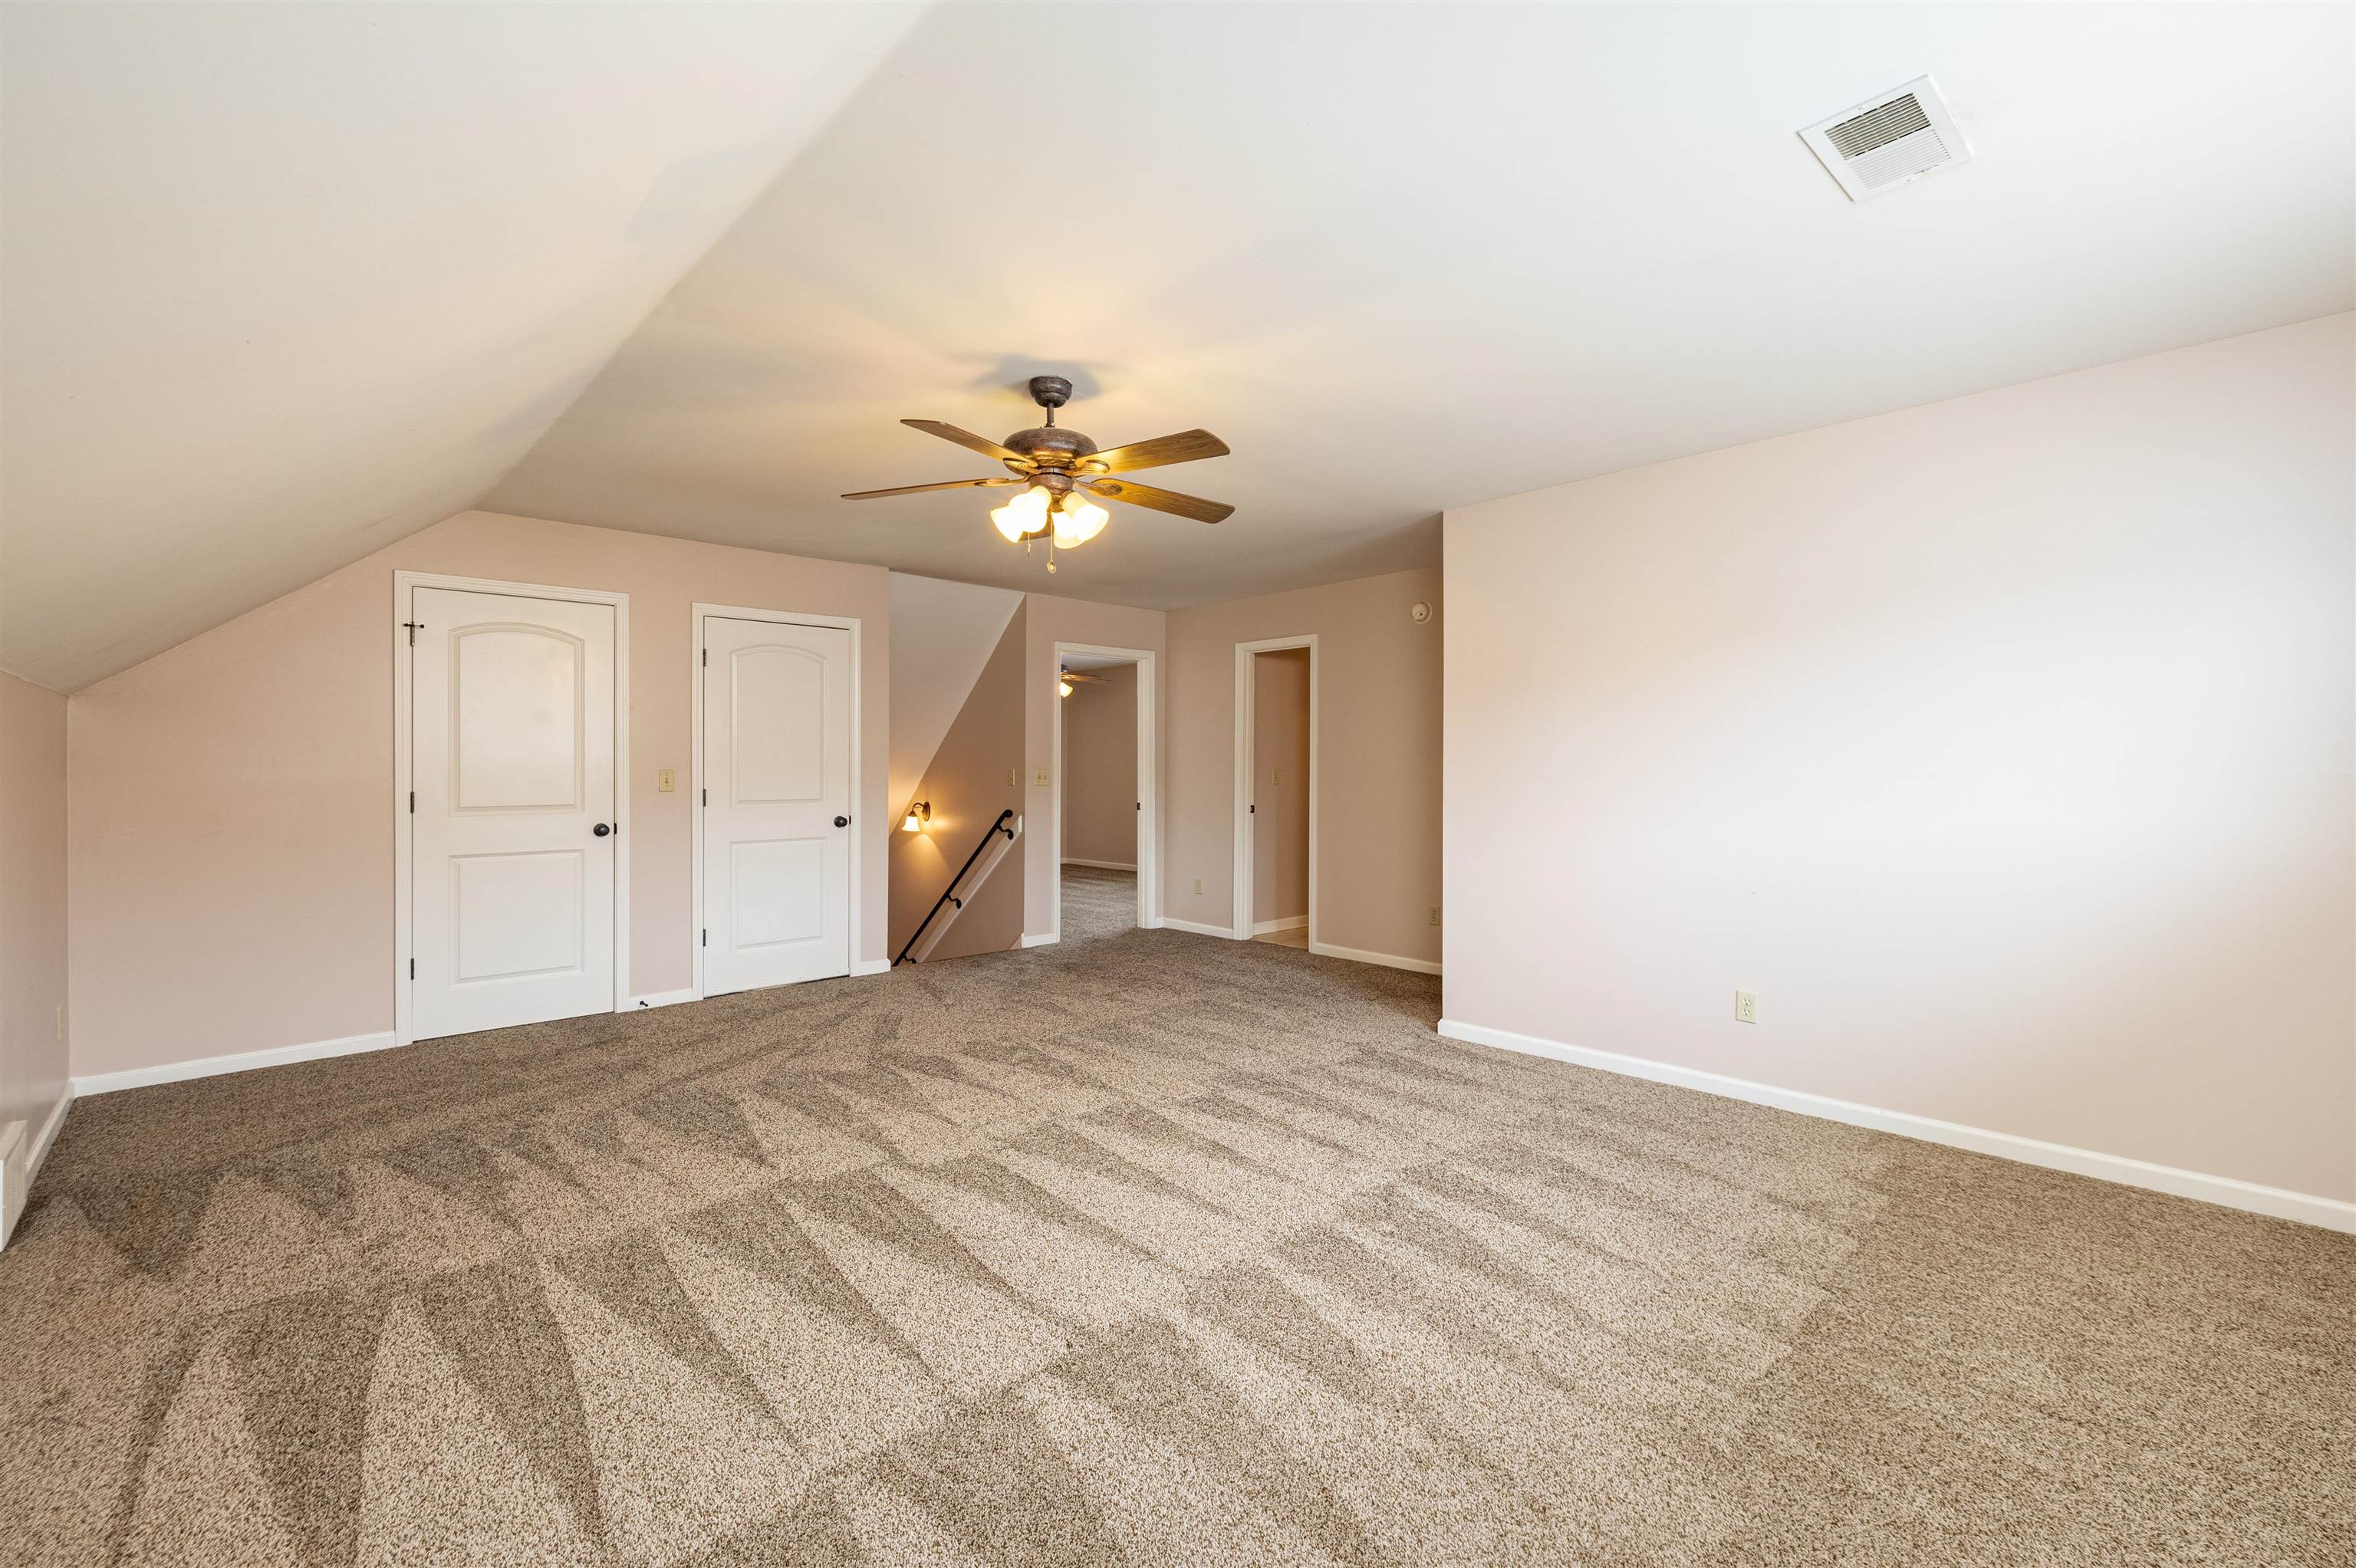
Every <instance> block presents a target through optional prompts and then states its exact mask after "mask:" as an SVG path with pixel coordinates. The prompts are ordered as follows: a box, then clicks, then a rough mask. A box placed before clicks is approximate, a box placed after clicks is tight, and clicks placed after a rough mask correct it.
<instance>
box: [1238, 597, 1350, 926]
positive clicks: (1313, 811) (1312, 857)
mask: <svg viewBox="0 0 2356 1568" xmlns="http://www.w3.org/2000/svg"><path fill="white" fill-rule="evenodd" d="M1287 648H1307V649H1308V650H1309V915H1308V923H1309V946H1310V949H1311V951H1312V952H1315V951H1319V949H1318V947H1317V681H1318V673H1319V670H1318V658H1317V634H1316V633H1314V632H1305V633H1302V634H1301V635H1299V636H1295V637H1262V638H1260V639H1259V640H1258V641H1257V642H1250V643H1237V645H1236V745H1235V757H1236V798H1235V813H1236V818H1235V821H1236V826H1235V848H1236V859H1235V873H1234V874H1235V895H1236V912H1235V922H1234V924H1233V925H1232V926H1230V927H1229V928H1228V929H1229V934H1231V935H1234V936H1236V937H1238V938H1247V939H1248V937H1249V936H1250V934H1251V931H1252V893H1253V891H1254V888H1253V883H1254V882H1255V881H1256V880H1257V872H1256V870H1255V869H1254V867H1253V864H1252V813H1251V796H1252V767H1253V759H1252V741H1253V736H1252V709H1253V706H1254V696H1253V688H1254V684H1255V683H1254V682H1253V680H1252V668H1253V666H1252V657H1253V656H1254V655H1257V654H1273V653H1280V652H1282V651H1283V650H1285V649H1287ZM1333 956H1335V957H1344V958H1346V957H1350V956H1353V955H1352V954H1351V953H1350V952H1348V951H1347V950H1344V949H1340V948H1337V949H1334V950H1333ZM1381 962H1389V961H1388V960H1382V961H1381Z"/></svg>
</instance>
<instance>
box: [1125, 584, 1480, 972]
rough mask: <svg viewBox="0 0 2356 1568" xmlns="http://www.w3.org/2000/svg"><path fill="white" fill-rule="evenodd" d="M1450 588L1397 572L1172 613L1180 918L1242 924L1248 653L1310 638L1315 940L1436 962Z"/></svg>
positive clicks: (1171, 728)
mask: <svg viewBox="0 0 2356 1568" xmlns="http://www.w3.org/2000/svg"><path fill="white" fill-rule="evenodd" d="M1419 600H1420V601H1423V602H1426V603H1430V605H1431V607H1432V612H1433V613H1432V618H1431V619H1430V621H1429V622H1427V623H1425V624H1421V625H1418V624H1416V623H1415V622H1414V621H1412V620H1410V619H1409V618H1408V609H1409V607H1410V606H1412V605H1413V604H1415V603H1417V602H1418V601H1419ZM1441 612H1442V606H1441V602H1440V572H1439V571H1437V570H1428V571H1397V572H1390V573H1387V574H1386V575H1384V576H1381V577H1365V578H1360V579H1358V580H1357V581H1354V582H1335V583H1329V584H1327V585H1326V586H1324V587H1322V588H1303V589H1300V590H1297V591H1295V592H1289V593H1270V594H1267V595H1264V596H1262V597H1260V598H1257V599H1237V600H1232V601H1230V602H1228V603H1224V604H1206V605H1204V606H1203V607H1201V608H1199V609H1194V610H1173V611H1172V612H1171V613H1170V657H1169V659H1168V661H1167V663H1168V665H1169V667H1170V701H1169V712H1168V718H1167V720H1166V721H1165V728H1166V733H1167V735H1168V744H1167V746H1166V747H1165V751H1166V752H1167V755H1168V763H1167V774H1166V776H1167V779H1168V795H1167V798H1168V799H1169V801H1170V805H1171V814H1170V828H1169V840H1168V845H1167V850H1168V867H1169V869H1168V872H1167V875H1166V877H1165V879H1164V883H1163V886H1164V888H1165V895H1164V896H1165V905H1164V911H1165V912H1166V913H1167V914H1168V915H1170V916H1171V917H1173V918H1174V919H1179V920H1185V921H1192V922H1195V923H1200V924H1204V925H1213V926H1217V927H1219V928H1220V929H1221V930H1226V929H1229V928H1231V927H1232V925H1233V923H1234V919H1235V805H1234V802H1235V777H1236V775H1235V766H1236V764H1235V749H1236V747H1235V734H1236V719H1235V692H1236V645H1237V643H1239V642H1257V641H1259V640H1261V639H1264V638H1269V637H1282V636H1290V635H1295V634H1299V633H1310V632H1313V633H1315V634H1316V635H1317V636H1318V639H1319V645H1318V659H1319V663H1318V670H1317V681H1318V691H1317V708H1318V713H1317V775H1318V776H1317V822H1318V835H1319V838H1320V843H1319V846H1318V856H1317V878H1318V887H1317V931H1316V933H1315V935H1316V938H1317V940H1318V942H1319V943H1320V944H1324V945H1327V946H1334V947H1346V948H1351V949H1354V950H1357V951H1362V952H1369V953H1379V954H1384V955H1389V956H1393V957H1399V958H1408V959H1416V960H1422V961H1426V962H1436V961H1437V960H1438V959H1439V957H1440V932H1439V930H1438V929H1437V928H1436V927H1434V926H1433V925H1432V924H1431V923H1430V913H1429V912H1430V907H1431V906H1432V905H1435V904H1437V903H1439V902H1440V623H1441V620H1442V613H1441ZM1198 878H1199V879H1200V880H1201V881H1202V886H1203V891H1201V892H1200V893H1197V892H1195V891H1194V883H1195V880H1196V879H1198Z"/></svg>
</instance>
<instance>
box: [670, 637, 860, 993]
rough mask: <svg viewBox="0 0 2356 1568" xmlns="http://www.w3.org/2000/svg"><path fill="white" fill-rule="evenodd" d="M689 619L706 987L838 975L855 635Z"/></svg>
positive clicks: (846, 933)
mask: <svg viewBox="0 0 2356 1568" xmlns="http://www.w3.org/2000/svg"><path fill="white" fill-rule="evenodd" d="M699 624H700V625H701V630H702V634H703V635H702V653H701V676H702V688H703V696H702V704H703V706H702V715H701V717H702V724H701V731H702V742H701V744H702V754H701V757H700V758H699V759H698V762H699V764H700V765H699V767H698V770H697V773H698V783H699V787H700V789H701V799H700V801H699V803H698V806H697V809H698V812H699V815H700V816H701V828H702V831H701V842H702V848H701V855H702V866H701V870H702V879H701V881H702V914H703V920H702V924H701V928H700V929H699V931H698V933H697V941H698V943H699V955H700V957H701V975H702V987H701V988H702V993H703V995H705V996H708V997H710V996H720V995H723V994H724V993H726V992H730V991H744V990H751V989H753V988H755V987H762V986H782V985H787V984H790V983H792V982H795V981H798V980H816V979H822V978H826V977H828V976H836V975H848V974H849V973H851V834H852V833H853V832H854V831H857V825H856V824H855V823H854V822H853V820H852V816H853V814H852V805H853V801H852V778H853V772H854V770H853V767H852V758H851V746H852V743H853V736H854V733H855V731H854V726H853V723H852V714H851V704H852V701H853V699H854V694H855V685H854V681H853V678H852V677H853V672H852V667H851V666H852V649H853V636H852V633H851V631H850V630H849V629H847V628H844V627H841V626H821V625H804V624H798V623H793V622H786V621H773V620H749V619H738V618H734V617H730V616H724V615H716V614H706V615H703V616H701V617H700V618H699Z"/></svg>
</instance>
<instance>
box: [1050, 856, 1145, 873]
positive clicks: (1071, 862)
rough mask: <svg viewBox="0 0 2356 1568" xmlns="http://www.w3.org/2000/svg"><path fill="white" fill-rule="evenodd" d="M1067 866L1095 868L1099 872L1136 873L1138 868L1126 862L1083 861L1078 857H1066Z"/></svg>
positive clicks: (1064, 861)
mask: <svg viewBox="0 0 2356 1568" xmlns="http://www.w3.org/2000/svg"><path fill="white" fill-rule="evenodd" d="M1063 863H1064V864H1065V865H1066V866H1094V867H1095V868H1096V869H1098V870H1099V871H1134V870H1135V869H1137V868H1136V867H1135V866H1133V865H1131V864H1130V862H1128V861H1126V860H1083V859H1080V858H1079V857H1078V856H1077V855H1066V856H1065V857H1064V859H1063Z"/></svg>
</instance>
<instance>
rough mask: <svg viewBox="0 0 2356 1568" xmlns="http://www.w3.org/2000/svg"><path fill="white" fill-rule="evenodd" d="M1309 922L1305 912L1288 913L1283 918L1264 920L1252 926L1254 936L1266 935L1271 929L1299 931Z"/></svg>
mask: <svg viewBox="0 0 2356 1568" xmlns="http://www.w3.org/2000/svg"><path fill="white" fill-rule="evenodd" d="M1308 923H1309V917H1308V916H1307V915H1305V914H1294V915H1287V916H1286V917H1285V918H1284V919H1282V920H1263V921H1261V922H1260V923H1258V924H1257V925H1255V926H1253V927H1252V934H1253V935H1254V936H1265V935H1267V934H1268V933H1269V932H1271V931H1299V930H1300V929H1301V927H1302V926H1304V925H1307V924H1308Z"/></svg>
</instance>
